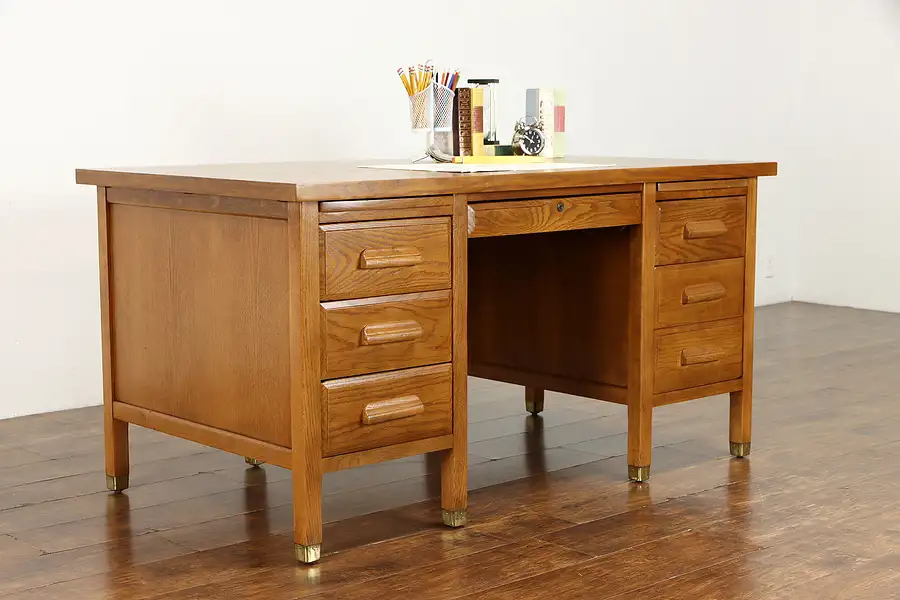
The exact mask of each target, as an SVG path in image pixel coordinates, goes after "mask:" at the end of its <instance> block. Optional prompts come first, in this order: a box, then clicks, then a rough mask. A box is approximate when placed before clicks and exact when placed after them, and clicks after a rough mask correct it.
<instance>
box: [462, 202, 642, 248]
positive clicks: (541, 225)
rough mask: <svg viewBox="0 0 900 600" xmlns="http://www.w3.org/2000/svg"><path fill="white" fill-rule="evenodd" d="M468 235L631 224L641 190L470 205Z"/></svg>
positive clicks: (635, 218) (637, 214) (636, 215)
mask: <svg viewBox="0 0 900 600" xmlns="http://www.w3.org/2000/svg"><path fill="white" fill-rule="evenodd" d="M469 211H470V212H469V218H470V223H469V237H487V236H497V235H516V234H520V233H543V232H547V231H568V230H572V229H593V228H596V227H615V226H618V225H634V224H637V223H640V222H641V195H640V194H606V195H600V196H566V197H560V198H539V199H534V200H510V201H507V202H481V203H476V204H470V205H469Z"/></svg>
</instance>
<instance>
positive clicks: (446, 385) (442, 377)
mask: <svg viewBox="0 0 900 600" xmlns="http://www.w3.org/2000/svg"><path fill="white" fill-rule="evenodd" d="M452 381H453V379H452V376H451V370H450V365H449V364H443V365H432V366H430V367H419V368H416V369H407V370H405V371H392V372H389V373H379V374H376V375H364V376H362V377H351V378H348V379H334V380H331V381H325V382H323V383H322V407H323V410H324V414H323V420H322V429H323V431H322V438H323V446H324V453H325V456H334V455H336V454H345V453H347V452H357V451H361V450H369V449H372V448H380V447H382V446H392V445H394V444H402V443H404V442H412V441H415V440H423V439H426V438H430V437H436V436H439V435H447V434H449V433H451V432H452V430H453V427H452V419H451V416H452V403H451V399H452V396H453V386H452Z"/></svg>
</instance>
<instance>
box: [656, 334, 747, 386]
mask: <svg viewBox="0 0 900 600" xmlns="http://www.w3.org/2000/svg"><path fill="white" fill-rule="evenodd" d="M742 333H743V322H742V320H741V319H732V320H730V321H723V322H718V323H710V324H708V325H698V326H695V327H693V328H690V329H689V330H683V331H678V332H666V331H658V332H656V340H655V348H654V355H655V364H654V383H653V391H654V392H656V393H657V394H659V393H662V392H671V391H673V390H682V389H685V388H690V387H695V386H698V385H706V384H708V383H718V382H719V381H729V380H731V379H737V378H739V377H740V376H741V374H742V372H743V368H742V367H743V365H742V362H741V359H742V342H743V335H742Z"/></svg>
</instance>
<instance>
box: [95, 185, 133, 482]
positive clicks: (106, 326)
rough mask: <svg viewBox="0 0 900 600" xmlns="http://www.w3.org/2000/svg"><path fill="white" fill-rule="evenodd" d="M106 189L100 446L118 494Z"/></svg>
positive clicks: (120, 424)
mask: <svg viewBox="0 0 900 600" xmlns="http://www.w3.org/2000/svg"><path fill="white" fill-rule="evenodd" d="M108 208H109V207H108V205H107V203H106V188H105V187H98V188H97V232H98V233H99V243H100V334H101V338H102V347H103V356H102V361H103V442H104V449H105V454H106V487H107V488H108V489H109V491H111V492H115V493H119V492H122V491H124V490H125V489H127V488H128V467H129V465H128V462H129V461H128V423H126V422H124V421H118V420H116V419H115V418H114V417H113V401H114V400H115V391H114V390H115V387H114V383H113V355H112V352H113V324H112V311H111V310H110V309H111V306H112V303H111V301H110V293H111V287H110V279H111V274H110V272H109V268H110V257H109V210H108Z"/></svg>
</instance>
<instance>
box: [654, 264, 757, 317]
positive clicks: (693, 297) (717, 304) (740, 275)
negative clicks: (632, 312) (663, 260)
mask: <svg viewBox="0 0 900 600" xmlns="http://www.w3.org/2000/svg"><path fill="white" fill-rule="evenodd" d="M743 310H744V259H743V258H732V259H729V260H714V261H710V262H702V263H689V264H686V265H670V266H667V267H656V326H657V327H671V326H672V325H684V324H687V323H702V322H703V321H716V320H719V319H728V318H730V317H739V316H741V313H742V312H743Z"/></svg>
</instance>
